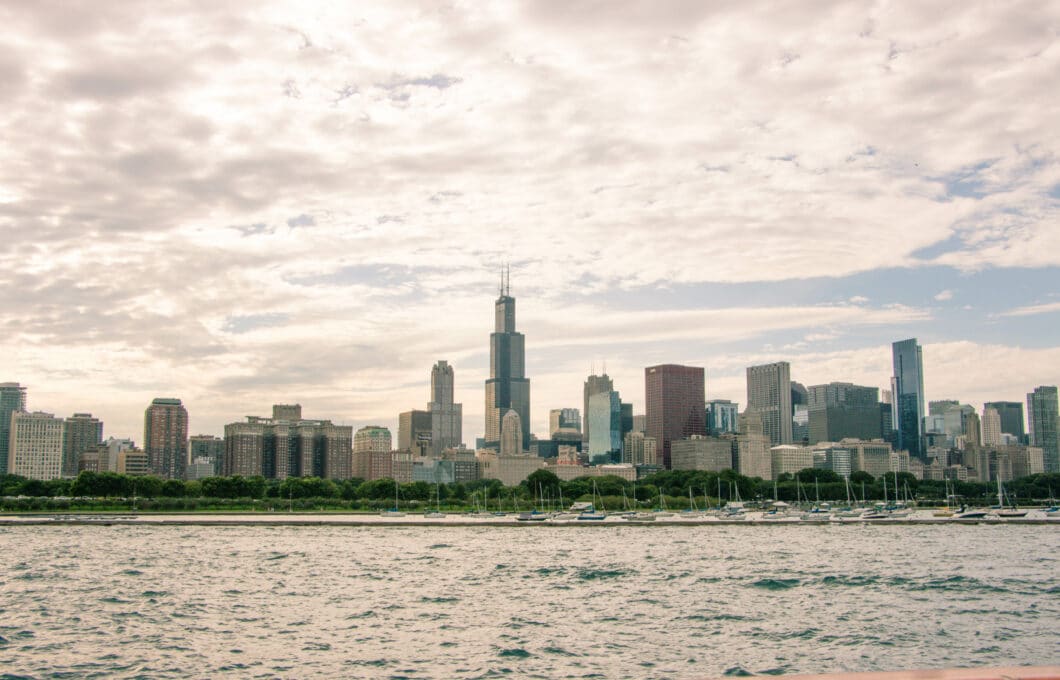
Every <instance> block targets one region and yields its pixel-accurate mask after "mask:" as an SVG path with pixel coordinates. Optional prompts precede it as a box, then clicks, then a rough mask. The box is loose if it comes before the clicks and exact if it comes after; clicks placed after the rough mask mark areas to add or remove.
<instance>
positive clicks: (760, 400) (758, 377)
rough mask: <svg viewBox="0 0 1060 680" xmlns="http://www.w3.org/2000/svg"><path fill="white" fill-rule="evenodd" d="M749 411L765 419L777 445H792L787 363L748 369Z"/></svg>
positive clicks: (789, 378)
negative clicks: (755, 412)
mask: <svg viewBox="0 0 1060 680" xmlns="http://www.w3.org/2000/svg"><path fill="white" fill-rule="evenodd" d="M747 408H748V409H750V410H754V411H757V412H758V414H759V415H760V416H761V417H762V430H763V432H764V434H765V435H766V436H767V437H769V441H771V442H772V443H773V444H790V443H791V416H792V408H791V365H790V364H788V362H786V361H778V362H777V363H775V364H765V365H763V366H749V367H748V368H747Z"/></svg>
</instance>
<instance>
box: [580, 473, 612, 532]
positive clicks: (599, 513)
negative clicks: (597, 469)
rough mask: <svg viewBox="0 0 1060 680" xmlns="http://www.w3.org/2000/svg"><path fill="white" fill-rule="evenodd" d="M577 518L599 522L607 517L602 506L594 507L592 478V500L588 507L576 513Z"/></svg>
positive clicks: (594, 488)
mask: <svg viewBox="0 0 1060 680" xmlns="http://www.w3.org/2000/svg"><path fill="white" fill-rule="evenodd" d="M578 519H579V520H581V521H585V522H599V521H603V520H605V519H607V513H606V512H604V511H603V508H597V507H596V480H595V479H594V480H593V502H592V503H590V504H589V507H587V508H585V509H584V510H582V511H581V512H579V513H578Z"/></svg>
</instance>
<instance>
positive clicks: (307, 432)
mask: <svg viewBox="0 0 1060 680" xmlns="http://www.w3.org/2000/svg"><path fill="white" fill-rule="evenodd" d="M274 413H275V411H274ZM281 413H282V412H281ZM288 413H289V412H288ZM298 415H301V413H300V412H299V413H298ZM224 440H225V459H224V474H225V475H242V476H244V477H253V476H256V475H261V476H262V477H265V478H267V479H287V478H288V477H326V478H328V479H349V478H350V477H352V476H353V453H352V450H353V428H352V427H350V426H349V425H335V424H333V423H332V422H331V421H330V420H308V419H305V418H302V419H299V420H285V419H278V418H261V417H257V416H247V422H245V423H229V424H228V425H225V437H224Z"/></svg>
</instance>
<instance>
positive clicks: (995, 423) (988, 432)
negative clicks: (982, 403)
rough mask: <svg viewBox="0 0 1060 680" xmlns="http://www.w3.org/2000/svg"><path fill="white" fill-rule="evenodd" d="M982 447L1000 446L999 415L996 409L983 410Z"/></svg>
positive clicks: (987, 408)
mask: <svg viewBox="0 0 1060 680" xmlns="http://www.w3.org/2000/svg"><path fill="white" fill-rule="evenodd" d="M982 426H983V446H1001V414H1000V413H998V411H997V409H996V408H990V407H986V408H984V409H983V421H982Z"/></svg>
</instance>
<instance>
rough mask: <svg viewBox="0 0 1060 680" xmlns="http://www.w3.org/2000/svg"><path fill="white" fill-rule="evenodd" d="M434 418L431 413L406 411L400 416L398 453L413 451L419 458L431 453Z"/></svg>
mask: <svg viewBox="0 0 1060 680" xmlns="http://www.w3.org/2000/svg"><path fill="white" fill-rule="evenodd" d="M432 429H433V418H432V417H431V412H430V411H415V410H413V411H405V412H404V413H399V414H398V444H397V448H398V451H411V452H413V453H415V454H416V455H417V456H425V455H427V454H428V453H430V452H431V431H432Z"/></svg>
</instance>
